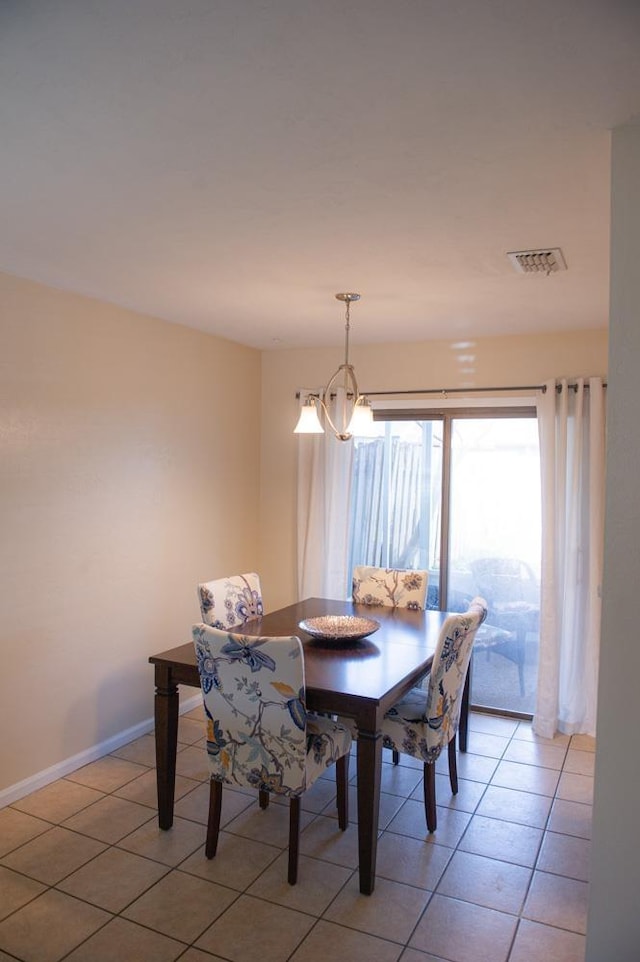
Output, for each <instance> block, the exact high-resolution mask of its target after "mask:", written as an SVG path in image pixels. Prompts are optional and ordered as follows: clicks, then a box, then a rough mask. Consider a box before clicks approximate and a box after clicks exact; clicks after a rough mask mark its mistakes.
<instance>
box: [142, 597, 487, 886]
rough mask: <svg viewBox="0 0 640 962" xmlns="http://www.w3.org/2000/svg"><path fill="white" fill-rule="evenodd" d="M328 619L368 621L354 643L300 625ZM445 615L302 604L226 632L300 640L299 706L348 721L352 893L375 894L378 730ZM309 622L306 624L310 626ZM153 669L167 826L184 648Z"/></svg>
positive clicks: (189, 679) (194, 680) (190, 661)
mask: <svg viewBox="0 0 640 962" xmlns="http://www.w3.org/2000/svg"><path fill="white" fill-rule="evenodd" d="M329 615H337V616H344V615H349V616H355V617H357V618H366V619H369V620H372V621H373V622H374V625H373V626H372V630H371V632H370V633H368V634H367V635H366V636H365V637H360V638H326V637H316V636H315V634H312V633H309V632H308V631H305V630H304V628H303V627H300V623H301V622H303V623H305V622H307V623H308V621H309V619H316V618H322V617H326V616H329ZM447 615H448V612H445V611H432V610H427V611H422V610H416V609H410V608H391V607H371V606H368V605H363V604H356V603H354V602H352V601H340V600H336V599H330V598H307V599H305V600H303V601H299V602H296V603H295V604H292V605H287V606H286V607H284V608H280V609H278V610H276V611H271V612H269V613H268V614H264V615H262V616H261V617H258V618H252V619H251V620H249V621H246V622H244V623H243V624H242V625H241V626H238V627H236V628H234V629H232V630H233V631H235V632H238V633H241V634H243V635H248V636H269V637H273V636H290V635H296V636H297V637H298V638H300V640H301V642H302V645H303V652H304V666H305V693H306V705H307V708H308V709H309V710H310V711H314V712H321V713H328V714H331V715H338V716H344V717H347V718H350V719H352V720H353V722H354V723H355V730H356V764H357V809H358V855H359V882H360V891H361V892H362V893H363V894H365V895H370V894H371V893H372V892H373V891H374V887H375V870H376V851H377V841H378V812H379V805H380V781H381V774H382V733H381V723H382V719H383V717H384V715H385V713H386V712H387V711H388V710H389V709H390V708H391V706H392V705H393V704H394V703H395V702H397V701H398V699H399V698H400V697H401V696H402V695H404V694H405V692H407V691H408V690H409V689H411V688H413V687H415V686H416V685H418V684H419V683H420V682H421V681H422V679H423V678H424V677H425V676H426V675H427V674H428V673H429V670H430V668H431V663H432V660H433V653H434V650H435V646H436V643H437V640H438V637H439V635H440V630H441V628H442V625H443V623H444V620H445V619H446V617H447ZM313 624H314V623H313V622H312V625H313ZM149 661H150V662H151V664H152V665H154V670H155V689H156V690H155V702H154V715H155V740H156V771H157V790H158V824H159V826H160V828H161V829H165V830H166V829H170V828H171V825H172V823H173V807H174V796H175V775H176V752H177V735H178V714H179V693H178V686H180V685H187V686H190V687H194V688H195V687H199V686H200V678H199V675H198V668H197V663H196V658H195V650H194V646H193V643H192V642H191V641H189V642H186V643H185V644H182V645H179V646H178V647H176V648H171V649H169V650H167V651H163V652H161V653H159V654H156V655H152V656H151V657H150V658H149ZM467 717H468V688H467V689H466V691H465V695H464V697H463V706H462V713H461V721H460V731H459V736H460V737H459V741H460V748H461V749H462V750H465V749H466V738H467Z"/></svg>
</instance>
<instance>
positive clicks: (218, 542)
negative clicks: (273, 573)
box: [0, 275, 260, 804]
mask: <svg viewBox="0 0 640 962" xmlns="http://www.w3.org/2000/svg"><path fill="white" fill-rule="evenodd" d="M259 434H260V355H259V353H258V352H257V351H254V350H251V349H249V348H244V347H241V346H239V345H236V344H233V343H231V342H228V341H224V340H220V339H217V338H214V337H211V336H208V335H206V334H202V333H199V332H196V331H192V330H188V329H187V328H183V327H180V326H178V325H172V324H168V323H165V322H163V321H159V320H156V319H153V318H149V317H142V316H140V315H136V314H134V313H131V312H129V311H126V310H121V309H118V308H116V307H113V306H109V305H106V304H102V303H98V302H95V301H92V300H89V299H87V298H82V297H77V296H73V295H69V294H64V293H61V292H59V291H54V290H51V289H49V288H45V287H42V286H39V285H37V284H33V283H29V282H26V281H23V280H19V279H17V278H15V277H10V276H8V275H0V465H1V472H0V514H1V517H0V530H1V531H2V537H1V539H0V611H2V618H1V620H0V651H1V653H2V673H1V676H0V677H1V680H0V693H1V694H0V731H2V732H3V733H4V734H3V737H2V739H1V740H0V792H1V791H2V789H3V788H6V787H7V786H12V785H15V784H16V783H18V782H20V781H22V780H23V779H26V778H27V777H29V776H31V775H33V773H37V772H40V771H42V770H44V769H47V768H48V767H49V766H53V765H56V764H57V763H59V762H61V761H62V760H64V759H68V758H69V757H71V756H74V755H76V754H77V753H80V752H83V751H86V750H87V749H88V748H90V747H91V746H93V745H95V744H97V743H99V742H102V741H104V740H105V739H108V738H110V737H112V736H114V735H116V734H117V733H118V732H121V731H123V730H124V729H127V728H129V727H131V726H134V725H137V724H139V723H140V722H142V721H143V720H145V719H148V718H150V716H151V715H152V708H153V697H152V696H153V676H152V669H151V666H150V665H149V664H148V663H147V658H148V656H149V655H150V654H152V653H153V652H156V651H162V650H163V649H166V648H170V647H173V646H174V645H177V644H181V643H182V642H185V641H188V640H189V639H190V626H191V624H192V623H193V621H194V620H197V618H199V611H198V606H197V601H196V593H195V592H196V583H197V582H198V581H199V580H205V579H209V578H214V577H219V576H223V575H225V574H228V573H230V572H234V571H241V570H251V569H253V568H255V567H256V566H257V565H258V557H257V548H256V531H257V528H258V506H259V471H258V468H257V463H258V458H257V455H256V452H257V451H258V450H259ZM7 732H10V733H11V737H10V738H8V737H7V735H6V733H7ZM5 798H6V793H5ZM1 799H2V796H1V795H0V804H1Z"/></svg>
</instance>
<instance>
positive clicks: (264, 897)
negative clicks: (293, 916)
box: [225, 852, 358, 920]
mask: <svg viewBox="0 0 640 962" xmlns="http://www.w3.org/2000/svg"><path fill="white" fill-rule="evenodd" d="M300 854H301V855H302V857H303V858H308V859H312V860H313V861H314V862H323V863H324V864H325V865H335V866H336V867H337V868H344V869H345V870H346V871H347V872H348V873H349V874H348V876H347V878H346V879H345V880H344V882H343V883H342V884H341V885H340V888H339V889H338V891H337V892H336V893H335V895H333V896H331V898H330V900H329V902H328V903H327V905H326V906H325V907H324V909H323V910H322V912H321V913H320V914H319V915H313V916H312V917H313V918H314V919H316V920H320V919H321V918H323V916H324V913H325V912H326V911H327V910H328V909H329V907H330V906H331V905H332V904H333V903H334V902H335V900H336V899H337V898H338V896H339V895H340V894H341V892H343V891H344V889H345V888H346V886H347V885H348V884H349V883H350V882H351V880H352V879H353V877H354V875H355V874H356V873H357V871H358V869H357V867H356V868H351V867H350V866H347V865H337V863H335V862H327V861H326V860H324V859H319V858H316V857H315V856H313V855H303V853H302V852H301V853H300ZM274 861H275V859H274ZM272 865H273V862H270V863H269V865H265V867H264V868H263V870H262V871H261V872H260V874H259V875H257V876H256V877H255V878H254V879H252V881H251V882H249V884H248V885H247V887H246V888H245V889H243V891H242V892H241V893H239V894H241V895H249V896H250V898H257V899H260V901H261V902H267V903H268V904H269V905H279V906H280V907H281V908H286V909H290V908H292V906H290V905H286V904H285V903H284V902H278V901H277V899H270V898H269V897H268V896H267V895H255V894H253V893H251V892H249V889H250V888H252V887H253V886H254V885H255V883H256V882H257V881H258V879H260V878H261V877H262V876H263V875H264V874H265V872H267V871H268V870H269V869H270V868H271V866H272ZM283 878H284V875H283ZM302 878H304V876H303V873H302V869H299V871H298V882H297V883H296V884H298V883H299V882H300V881H301V879H302ZM225 911H226V909H225ZM294 911H302V910H301V909H298V910H294ZM303 914H304V915H312V913H311V912H303Z"/></svg>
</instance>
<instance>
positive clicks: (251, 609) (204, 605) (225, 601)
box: [198, 571, 263, 628]
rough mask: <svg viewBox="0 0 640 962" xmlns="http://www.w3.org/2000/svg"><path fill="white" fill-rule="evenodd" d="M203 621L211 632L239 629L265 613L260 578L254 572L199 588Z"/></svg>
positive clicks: (219, 580)
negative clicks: (214, 630) (213, 629)
mask: <svg viewBox="0 0 640 962" xmlns="http://www.w3.org/2000/svg"><path fill="white" fill-rule="evenodd" d="M198 600H199V602H200V612H201V614H202V620H203V622H204V623H205V624H206V625H210V626H211V627H212V628H238V627H240V625H242V624H243V623H244V622H245V621H248V620H249V618H258V617H259V616H260V615H261V614H262V611H263V608H262V593H261V591H260V578H259V577H258V575H257V574H256V573H255V572H254V571H251V572H249V573H248V574H244V575H232V576H231V577H230V578H219V579H218V580H217V581H205V582H203V583H202V584H199V585H198Z"/></svg>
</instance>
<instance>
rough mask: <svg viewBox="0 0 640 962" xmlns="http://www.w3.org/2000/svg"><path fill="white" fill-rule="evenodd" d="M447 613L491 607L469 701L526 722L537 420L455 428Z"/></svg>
mask: <svg viewBox="0 0 640 962" xmlns="http://www.w3.org/2000/svg"><path fill="white" fill-rule="evenodd" d="M449 505H450V510H449V514H450V523H449V567H448V599H447V608H448V609H449V610H454V611H462V610H464V609H465V608H466V606H467V604H468V602H469V601H470V600H471V598H473V597H474V595H482V597H484V598H485V599H486V601H487V603H488V616H487V620H486V622H485V624H484V625H482V626H481V628H480V629H479V630H478V634H477V636H476V641H475V645H474V652H473V661H472V672H471V679H472V681H471V701H472V703H473V704H475V705H478V706H483V707H490V708H496V709H502V710H507V711H516V712H525V713H532V712H533V711H534V708H535V690H536V680H537V657H538V641H539V615H540V538H541V528H540V463H539V448H538V427H537V421H536V419H535V418H522V417H513V418H510V417H499V418H468V419H467V418H454V419H453V421H452V437H451V475H450V500H449Z"/></svg>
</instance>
